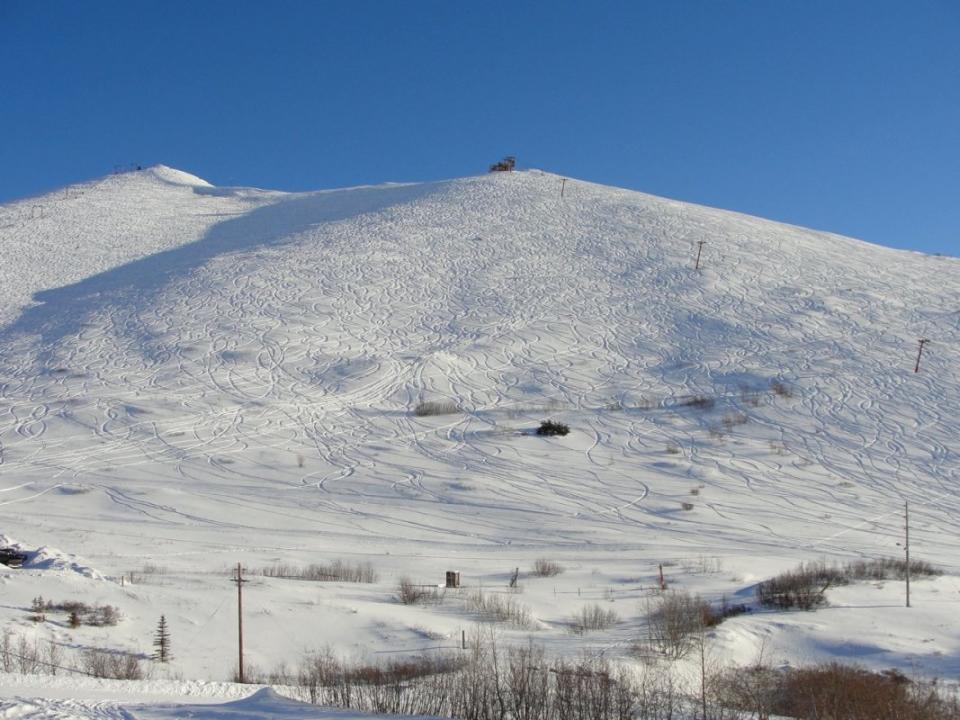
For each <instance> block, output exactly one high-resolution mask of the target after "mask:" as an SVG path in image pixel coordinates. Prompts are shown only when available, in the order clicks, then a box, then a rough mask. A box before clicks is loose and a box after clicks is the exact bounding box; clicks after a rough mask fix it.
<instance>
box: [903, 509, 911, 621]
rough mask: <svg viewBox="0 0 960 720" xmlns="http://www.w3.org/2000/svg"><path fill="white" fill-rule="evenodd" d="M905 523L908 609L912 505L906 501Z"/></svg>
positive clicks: (904, 546) (908, 605)
mask: <svg viewBox="0 0 960 720" xmlns="http://www.w3.org/2000/svg"><path fill="white" fill-rule="evenodd" d="M903 521H904V525H903V528H904V538H903V549H904V551H905V552H906V555H907V571H906V578H907V607H910V503H909V502H907V501H904V503H903Z"/></svg>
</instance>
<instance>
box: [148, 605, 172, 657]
mask: <svg viewBox="0 0 960 720" xmlns="http://www.w3.org/2000/svg"><path fill="white" fill-rule="evenodd" d="M153 647H155V648H156V650H154V652H153V659H154V660H159V661H160V662H162V663H165V662H168V661H170V660H172V659H173V655H172V654H171V652H170V630H169V628H168V627H167V618H166V617H164V616H163V615H161V616H160V622H159V623H157V632H156V633H155V634H154V636H153Z"/></svg>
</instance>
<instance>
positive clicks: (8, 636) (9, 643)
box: [0, 628, 16, 673]
mask: <svg viewBox="0 0 960 720" xmlns="http://www.w3.org/2000/svg"><path fill="white" fill-rule="evenodd" d="M13 638H14V635H13V632H12V631H11V630H10V628H4V630H3V637H2V638H0V663H2V667H3V671H4V672H5V673H12V672H13V671H14V670H15V669H16V658H15V657H14V649H13V648H14V645H13Z"/></svg>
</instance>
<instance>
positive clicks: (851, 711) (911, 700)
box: [718, 663, 960, 720]
mask: <svg viewBox="0 0 960 720" xmlns="http://www.w3.org/2000/svg"><path fill="white" fill-rule="evenodd" d="M718 697H719V700H720V701H721V702H722V703H723V704H724V705H726V706H727V707H730V708H735V709H739V710H742V711H744V712H748V713H750V714H751V717H754V716H755V717H758V718H768V717H771V716H774V715H776V716H783V717H791V718H798V719H800V720H865V719H869V720H874V719H875V718H877V719H879V718H885V719H889V720H957V719H958V718H960V705H958V703H957V700H956V697H955V696H954V697H949V696H947V695H946V694H945V693H943V692H941V689H940V687H939V686H938V685H937V683H936V682H912V681H910V680H909V679H908V678H907V677H905V676H904V675H902V674H900V673H898V672H897V671H895V670H888V671H886V672H881V673H875V672H870V671H869V670H866V669H864V668H862V667H859V666H856V665H843V664H840V663H828V664H823V665H815V666H811V667H806V668H797V669H788V670H780V671H777V670H772V669H770V668H768V667H751V668H737V669H734V670H729V671H727V672H725V673H723V674H722V675H721V677H720V682H719V683H718Z"/></svg>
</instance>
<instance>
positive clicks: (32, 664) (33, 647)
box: [15, 635, 42, 675]
mask: <svg viewBox="0 0 960 720" xmlns="http://www.w3.org/2000/svg"><path fill="white" fill-rule="evenodd" d="M15 655H16V658H17V660H18V667H17V669H18V670H19V672H20V673H21V674H22V675H33V674H35V673H39V672H40V668H41V667H42V664H41V660H42V658H41V652H40V645H39V643H37V642H36V641H34V642H32V643H31V642H30V641H29V640H27V638H25V637H24V636H22V635H21V636H20V639H19V642H18V643H17V650H16V653H15Z"/></svg>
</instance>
